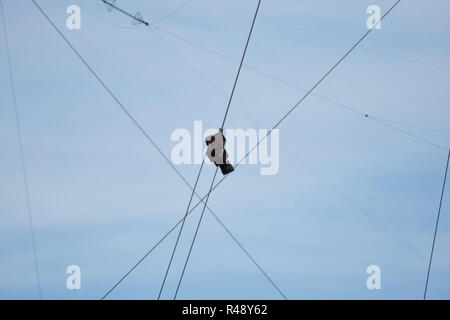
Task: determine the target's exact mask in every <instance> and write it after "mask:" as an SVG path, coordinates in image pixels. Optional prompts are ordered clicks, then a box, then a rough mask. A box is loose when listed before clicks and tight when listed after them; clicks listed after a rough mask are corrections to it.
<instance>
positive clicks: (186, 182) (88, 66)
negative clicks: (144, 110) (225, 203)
mask: <svg viewBox="0 0 450 320" xmlns="http://www.w3.org/2000/svg"><path fill="white" fill-rule="evenodd" d="M32 2H33V3H34V5H35V6H36V7H37V8H38V9H39V11H40V12H41V14H42V15H43V16H44V17H45V18H46V20H47V21H48V22H49V23H50V25H52V27H53V28H54V29H55V30H56V31H57V32H58V34H59V35H60V36H61V37H62V38H63V40H64V41H65V42H66V44H67V45H68V46H69V47H70V48H71V49H72V50H73V51H74V53H75V54H76V55H77V56H78V58H79V59H80V60H81V61H82V62H83V64H84V65H85V66H86V67H87V68H88V70H89V71H90V72H91V73H92V74H93V75H94V77H95V78H96V79H97V80H98V81H99V82H100V84H101V85H102V86H103V87H104V89H105V90H106V91H107V92H108V93H109V94H110V95H111V97H112V98H113V99H114V101H115V102H116V103H117V104H118V105H119V107H120V108H121V109H122V110H123V111H124V112H125V114H126V115H127V116H128V117H129V118H130V120H131V121H132V122H133V123H134V124H135V125H136V127H137V128H138V129H139V131H141V132H142V134H143V135H144V136H145V137H146V139H147V140H148V141H149V142H150V143H151V144H152V145H153V147H154V148H155V149H156V150H157V151H158V153H159V154H160V155H161V156H162V157H163V158H164V160H165V161H166V162H167V163H168V164H169V165H170V166H171V168H172V169H173V170H174V171H175V173H176V174H177V175H178V176H179V177H180V178H181V180H182V181H183V182H184V184H185V185H186V186H187V187H189V188H190V189H191V190H192V189H193V187H192V186H191V185H190V184H189V182H188V181H187V180H186V178H185V177H184V176H183V175H182V174H181V173H180V172H179V170H178V169H177V168H176V167H175V166H174V165H173V163H172V162H171V161H170V160H169V159H168V158H167V156H166V155H165V154H164V152H163V151H162V150H161V148H160V147H159V146H158V145H157V144H156V143H155V142H154V140H153V139H152V138H151V137H150V136H149V134H148V133H147V132H146V131H145V130H144V128H143V127H142V126H141V125H140V124H139V123H138V122H137V121H136V119H135V118H134V117H133V116H132V115H131V114H130V113H129V112H128V110H127V109H126V108H125V106H124V105H122V103H121V102H120V101H119V100H118V98H117V97H116V96H115V95H114V94H113V92H112V91H111V90H110V89H109V87H108V86H107V85H106V84H105V83H104V82H103V81H102V80H101V78H100V77H99V76H98V75H97V73H96V72H95V71H94V70H93V69H92V68H91V67H90V65H89V64H88V63H87V61H86V60H85V59H84V58H83V57H82V56H81V54H80V53H79V52H78V51H77V50H76V49H75V48H74V47H73V46H72V45H71V43H70V42H69V41H68V39H67V38H66V37H65V36H64V34H63V33H62V32H61V31H60V30H59V29H58V27H57V26H56V25H55V24H54V23H53V22H52V20H51V19H50V18H49V17H48V15H47V14H45V12H44V11H43V10H42V8H41V7H40V6H39V5H38V4H37V3H36V2H35V1H34V0H32ZM195 195H196V197H197V198H198V199H200V203H203V200H201V197H200V195H199V194H198V193H195ZM207 209H208V211H209V212H210V213H211V214H212V215H213V217H214V219H215V220H216V221H217V222H218V223H219V224H220V225H221V226H222V228H223V229H224V230H225V231H226V233H227V234H228V235H229V236H230V237H231V238H232V240H233V241H234V242H235V243H236V244H237V245H238V246H239V247H240V248H241V249H242V251H243V252H244V254H245V255H246V256H247V257H248V258H249V259H250V260H251V261H252V262H253V263H254V264H255V265H256V267H257V268H258V269H259V270H260V271H261V273H262V274H263V275H264V276H265V277H266V279H267V280H268V281H269V282H270V283H271V284H272V285H273V286H274V288H275V289H276V290H277V291H278V292H279V293H280V295H282V296H285V295H284V294H283V292H282V291H281V290H280V289H279V287H278V286H277V285H276V284H275V283H274V281H273V280H272V279H271V278H270V277H269V276H268V274H267V273H266V272H265V271H264V270H263V269H262V267H261V266H260V265H259V264H258V263H257V262H256V260H255V258H254V257H253V256H251V255H250V253H249V252H248V250H246V249H245V248H244V247H243V245H242V244H241V243H240V242H239V241H238V240H237V238H236V237H235V236H234V235H233V234H232V233H231V231H230V230H229V229H228V228H227V227H226V226H225V224H224V223H223V222H222V220H221V219H220V218H219V217H218V216H217V214H216V213H215V212H214V211H212V209H211V208H210V207H209V206H207ZM191 213H192V210H191V211H190V212H189V213H188V215H189V214H191ZM182 221H183V219H180V220H179V221H178V222H177V223H176V224H175V225H174V226H173V227H172V228H171V229H170V230H169V231H168V232H167V233H166V234H165V235H164V236H163V237H162V238H161V239H160V240H159V241H158V242H157V243H156V244H155V245H154V246H153V247H152V248H151V249H150V250H149V251H147V252H146V253H145V254H144V256H143V257H142V258H141V259H140V260H139V261H138V262H137V263H136V264H135V265H133V267H132V268H131V269H130V270H129V271H128V272H127V273H125V275H124V276H122V278H121V279H119V281H118V282H116V283H115V284H114V286H113V287H112V288H111V289H110V290H109V291H108V292H107V293H106V294H105V295H104V296H103V297H102V299H105V298H106V297H107V296H108V295H109V294H110V293H111V292H112V291H113V290H114V289H115V288H116V287H117V286H118V285H119V284H120V283H121V282H122V281H123V280H124V279H125V278H126V277H128V275H129V274H130V273H131V272H132V271H133V270H135V269H136V268H137V266H138V265H139V264H140V263H141V262H142V261H144V260H145V258H146V257H147V256H148V255H149V254H150V253H151V252H153V250H154V249H156V247H158V246H159V245H160V244H161V243H162V242H163V241H164V240H165V239H166V238H167V237H168V236H169V235H170V234H171V233H172V232H173V231H174V230H175V229H176V228H177V227H178V226H179V225H180V223H182Z"/></svg>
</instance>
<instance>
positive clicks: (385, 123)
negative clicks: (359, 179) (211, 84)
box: [97, 0, 447, 151]
mask: <svg viewBox="0 0 450 320" xmlns="http://www.w3.org/2000/svg"><path fill="white" fill-rule="evenodd" d="M101 1H103V2H105V0H101ZM211 2H213V1H211ZM106 3H107V4H108V5H111V4H110V3H108V2H106ZM214 3H217V4H218V2H214ZM111 6H112V5H111ZM226 6H227V7H229V6H228V5H226ZM182 7H184V6H182ZM113 8H116V7H114V6H113ZM231 8H234V7H231ZM181 9H182V8H181V7H180V8H178V10H174V11H179V10H181ZM234 9H236V10H240V9H237V8H234ZM240 11H242V10H240ZM120 12H124V10H121V9H120ZM126 15H127V16H129V17H133V16H132V15H131V14H129V13H126ZM260 17H261V16H260ZM97 18H98V17H97ZM99 19H100V18H99ZM101 20H102V21H103V19H101ZM144 23H145V24H146V26H149V27H152V28H154V29H156V30H157V31H160V32H163V33H165V34H167V35H170V36H171V37H174V38H176V39H178V40H181V41H183V42H186V43H188V44H190V45H193V46H195V47H197V48H200V49H202V50H204V51H206V52H208V53H210V54H213V55H215V56H218V57H220V58H222V59H225V60H227V61H230V62H232V63H237V61H236V60H234V59H232V58H229V57H227V56H226V55H224V54H222V53H219V52H217V51H215V50H212V49H209V48H206V47H205V46H202V45H200V44H198V43H196V42H194V41H191V40H188V39H186V38H184V37H181V36H179V35H177V34H175V33H173V32H170V31H168V30H165V29H162V28H160V27H158V26H155V23H153V24H151V25H150V24H149V23H147V22H145V21H144ZM116 27H118V26H116ZM360 47H362V46H360ZM184 60H185V59H184ZM244 67H246V68H247V69H249V70H252V71H254V72H256V73H259V74H261V75H263V76H266V77H268V78H271V79H273V80H276V81H278V82H280V83H283V84H285V85H288V86H290V87H293V88H295V89H298V90H299V91H302V92H307V90H306V89H304V88H302V87H300V86H298V85H296V84H294V83H292V82H290V81H287V80H284V79H281V78H280V77H277V76H274V75H272V74H270V73H268V72H265V71H262V70H259V69H257V68H254V67H252V66H249V65H246V64H244ZM311 95H313V96H315V97H317V98H319V99H321V100H323V101H325V102H328V103H330V104H334V105H336V106H338V107H340V108H343V109H346V110H347V111H350V112H352V113H355V114H357V115H360V116H362V117H365V118H367V119H370V120H372V121H374V122H375V123H378V124H380V125H383V126H385V127H387V128H390V129H392V130H394V131H397V132H399V133H402V134H404V135H406V136H408V137H410V138H413V139H416V140H418V141H420V142H423V143H425V144H428V145H430V146H432V147H435V148H438V149H440V150H442V151H447V148H445V147H443V146H441V145H439V144H437V143H434V142H432V141H430V140H428V139H425V138H423V137H420V136H418V135H416V134H413V133H411V132H408V131H406V130H404V129H401V128H399V127H396V126H394V125H393V124H392V123H394V122H395V121H389V120H386V119H382V118H379V117H374V116H370V117H369V115H368V114H365V113H363V112H361V111H358V110H356V109H354V108H352V107H350V106H348V105H345V104H343V103H340V102H337V101H334V100H331V99H329V98H326V97H324V96H321V95H319V94H316V93H313V94H311Z"/></svg>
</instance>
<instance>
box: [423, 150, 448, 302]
mask: <svg viewBox="0 0 450 320" xmlns="http://www.w3.org/2000/svg"><path fill="white" fill-rule="evenodd" d="M449 161H450V149H449V150H448V157H447V165H446V167H445V174H444V182H443V184H442V192H441V199H440V201H439V210H438V215H437V218H436V227H435V229H434V236H433V245H432V246H431V253H430V262H429V264H428V272H427V281H426V283H425V290H424V293H423V300H425V299H426V298H427V289H428V280H429V279H430V269H431V262H432V260H433V253H434V244H435V242H436V234H437V231H438V227H439V218H440V216H441V208H442V199H443V198H444V191H445V183H446V182H447V173H448V163H449Z"/></svg>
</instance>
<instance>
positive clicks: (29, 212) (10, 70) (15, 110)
mask: <svg viewBox="0 0 450 320" xmlns="http://www.w3.org/2000/svg"><path fill="white" fill-rule="evenodd" d="M0 7H1V11H2V22H3V23H2V24H3V31H4V36H5V43H6V52H7V54H6V56H7V59H8V66H9V77H10V79H11V91H12V96H13V101H14V113H15V118H16V128H17V137H18V140H19V149H20V160H21V164H22V173H23V182H24V187H25V196H26V203H27V212H28V222H29V225H30V232H31V243H32V247H33V257H34V268H35V273H36V282H37V286H38V293H39V299H40V300H42V290H41V279H40V273H39V263H38V256H37V246H36V237H35V233H34V224H33V215H32V212H31V204H30V202H31V201H30V190H29V185H28V178H27V170H26V165H25V154H24V150H23V141H22V133H21V131H22V130H21V126H20V117H19V110H18V106H17V98H16V88H15V85H14V76H13V72H12V63H11V56H10V52H9V41H8V31H7V28H6V20H5V10H4V7H3V1H2V0H0Z"/></svg>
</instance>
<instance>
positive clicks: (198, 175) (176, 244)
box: [158, 157, 206, 300]
mask: <svg viewBox="0 0 450 320" xmlns="http://www.w3.org/2000/svg"><path fill="white" fill-rule="evenodd" d="M204 164H205V157H203V161H202V164H201V166H200V170H199V171H198V174H197V178H196V180H195V184H194V188H193V189H192V192H191V196H190V198H189V202H188V205H187V208H186V212H185V213H184V216H183V223H182V224H181V228H180V230H179V231H178V236H177V240H176V241H175V245H174V247H173V250H172V254H171V256H170V259H169V264H168V265H167V269H166V273H165V274H164V279H163V282H162V284H161V287H160V289H159V293H158V300H159V299H160V298H161V294H162V292H163V290H164V285H165V284H166V279H167V275H168V274H169V271H170V267H171V265H172V261H173V257H174V256H175V251H176V250H177V247H178V242H179V240H180V237H181V233H182V232H183V228H184V223H185V221H186V217H187V215H188V211H189V208H190V206H191V203H192V198H193V196H194V193H195V189H196V188H197V184H198V180H199V179H200V174H201V172H202V169H203V165H204ZM205 206H206V202H205ZM202 214H203V212H202Z"/></svg>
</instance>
